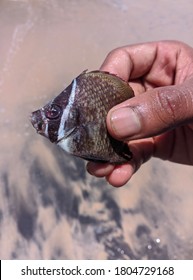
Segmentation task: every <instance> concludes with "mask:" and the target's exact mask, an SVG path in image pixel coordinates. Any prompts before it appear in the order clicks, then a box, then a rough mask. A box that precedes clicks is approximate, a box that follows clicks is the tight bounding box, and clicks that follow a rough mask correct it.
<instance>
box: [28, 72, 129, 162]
mask: <svg viewBox="0 0 193 280" xmlns="http://www.w3.org/2000/svg"><path fill="white" fill-rule="evenodd" d="M133 96H134V93H133V90H132V88H131V87H130V86H129V84H128V83H127V82H125V81H124V80H122V79H120V78H119V77H117V76H116V75H113V74H110V73H108V72H103V71H92V72H87V71H84V72H82V73H81V74H80V75H79V76H78V77H76V78H75V79H74V80H73V81H72V83H71V84H70V85H69V86H68V87H67V88H66V89H64V90H63V91H62V92H61V93H60V94H59V95H58V96H57V97H56V98H54V99H53V100H52V101H50V102H49V103H48V104H47V105H45V106H44V107H43V108H41V109H39V110H37V111H35V112H33V113H32V114H31V122H32V125H33V126H34V128H35V129H36V130H37V132H38V133H39V134H41V135H43V136H45V137H47V138H48V139H49V140H50V141H51V142H53V143H56V144H58V145H59V146H60V147H61V148H62V149H63V150H65V151H66V152H68V153H70V154H72V155H74V156H78V157H81V158H83V159H86V160H89V161H96V162H109V163H114V164H121V163H124V162H126V161H129V160H130V159H131V158H132V154H131V152H130V150H129V148H128V145H127V144H126V143H123V142H121V141H118V140H115V139H114V138H112V137H111V136H110V135H109V133H108V131H107V128H106V116H107V113H108V111H109V110H110V109H111V108H112V107H113V106H115V105H116V104H118V103H121V102H123V101H125V100H127V99H129V98H131V97H133Z"/></svg>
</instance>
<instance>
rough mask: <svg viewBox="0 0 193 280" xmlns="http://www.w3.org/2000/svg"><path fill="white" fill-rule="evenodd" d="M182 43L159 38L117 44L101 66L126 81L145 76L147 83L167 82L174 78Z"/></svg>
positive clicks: (162, 83)
mask: <svg viewBox="0 0 193 280" xmlns="http://www.w3.org/2000/svg"><path fill="white" fill-rule="evenodd" d="M183 46H184V45H183V44H182V43H179V42H175V41H161V42H150V43H143V44H137V45H130V46H125V47H121V48H117V49H115V50H113V51H111V52H110V53H109V54H108V56H107V57H106V59H105V61H104V62H103V64H102V66H101V70H105V71H108V72H110V73H113V74H116V75H118V76H120V77H121V78H123V79H124V80H127V81H128V80H132V79H137V78H140V77H142V76H146V81H147V82H148V83H150V84H151V83H155V84H156V85H159V86H162V85H169V84H171V83H172V82H173V77H174V74H175V68H176V61H177V57H178V53H179V52H180V49H181V48H182V47H183Z"/></svg>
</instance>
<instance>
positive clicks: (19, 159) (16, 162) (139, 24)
mask: <svg viewBox="0 0 193 280" xmlns="http://www.w3.org/2000/svg"><path fill="white" fill-rule="evenodd" d="M192 11H193V2H192V1H191V0H186V1H184V0H183V1H181V0H176V1H174V0H171V1H166V0H163V1H157V2H156V5H155V1H153V0H143V1H140V2H139V1H131V0H130V1H129V0H127V1H126V0H123V1H121V0H120V1H118V0H99V1H88V0H81V1H77V0H73V1H67V0H64V1H62V0H53V1H51V0H47V1H44V0H42V1H30V0H29V1H27V0H26V1H24V0H23V1H1V2H0V128H1V137H0V147H1V148H0V149H1V157H0V179H1V181H0V258H3V259H11V258H16V259H37V258H38V259H50V258H51V259H53V258H54V259H58V258H59V259H174V258H176V259H188V258H190V259H193V237H192V236H193V216H192V212H193V172H192V167H185V166H181V165H176V164H172V163H167V162H162V161H159V160H151V161H150V162H149V163H147V164H145V165H144V166H143V167H142V168H141V170H140V171H139V172H138V173H137V174H136V175H135V176H134V177H133V179H132V180H131V181H130V183H129V184H127V185H126V186H125V187H124V188H121V189H114V188H112V187H111V186H109V185H107V183H106V182H105V181H104V180H103V179H96V178H93V177H91V176H89V175H88V174H87V173H86V171H85V163H84V162H83V161H82V160H79V159H75V158H73V157H70V156H68V155H66V154H65V153H63V152H61V150H60V149H59V148H58V147H56V146H54V145H53V144H51V143H49V142H48V141H47V140H46V139H43V137H40V136H38V135H37V134H36V133H35V131H34V129H33V128H32V126H31V124H30V123H29V119H28V116H29V114H30V112H31V111H33V110H35V109H37V108H39V107H41V106H42V105H44V104H45V102H47V101H49V100H50V99H51V98H52V97H54V96H55V95H57V94H58V93H59V92H60V91H61V90H62V89H63V88H64V87H65V86H66V85H67V84H68V83H69V82H71V80H72V79H73V78H74V77H75V76H76V75H77V74H79V73H80V72H81V71H82V70H84V69H89V70H92V69H98V67H99V66H100V64H101V63H102V61H103V60H104V58H105V56H106V54H107V53H108V52H109V51H110V50H111V49H113V48H115V47H117V46H121V45H125V44H131V43H132V44H133V43H136V42H142V41H150V40H160V39H177V40H183V41H185V42H186V43H189V44H191V45H193V37H192V29H193V17H192Z"/></svg>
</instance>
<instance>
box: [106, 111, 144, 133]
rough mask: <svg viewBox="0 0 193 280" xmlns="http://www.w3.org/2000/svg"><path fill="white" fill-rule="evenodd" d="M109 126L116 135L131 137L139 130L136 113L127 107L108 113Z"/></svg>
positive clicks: (139, 125)
mask: <svg viewBox="0 0 193 280" xmlns="http://www.w3.org/2000/svg"><path fill="white" fill-rule="evenodd" d="M110 121H111V126H112V129H113V131H114V133H115V134H116V135H117V137H120V138H127V137H131V136H133V135H134V134H136V133H139V132H140V130H141V124H140V121H139V118H138V116H137V114H136V113H135V112H134V111H133V110H132V109H131V108H129V107H124V108H120V109H117V110H114V111H112V113H111V115H110Z"/></svg>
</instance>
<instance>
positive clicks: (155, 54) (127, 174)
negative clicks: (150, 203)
mask: <svg viewBox="0 0 193 280" xmlns="http://www.w3.org/2000/svg"><path fill="white" fill-rule="evenodd" d="M101 70H103V71H108V72H110V73H113V74H116V75H118V76H119V77H121V78H122V79H124V80H126V81H129V84H130V85H131V87H132V88H133V90H134V92H135V97H133V98H131V99H128V100H126V101H124V102H123V103H121V104H118V105H116V106H115V107H113V108H112V109H111V110H110V111H109V113H108V116H107V128H108V131H109V133H110V134H111V135H112V136H113V137H114V138H116V139H117V140H122V141H125V142H127V141H129V142H128V143H129V148H130V150H131V151H132V153H133V159H132V160H131V161H129V162H128V163H124V164H122V165H113V164H109V163H105V164H102V163H94V162H89V163H88V165H87V169H88V171H89V173H91V174H92V175H95V176H97V177H106V180H107V181H108V182H109V183H110V184H111V185H113V186H116V187H120V186H122V185H124V184H125V183H126V182H127V181H128V180H129V179H130V178H131V177H132V175H133V174H134V173H135V172H136V171H137V170H138V168H139V167H140V166H141V164H143V163H144V162H146V161H147V160H149V159H150V158H151V157H158V158H161V159H164V160H169V161H172V162H176V163H181V164H188V165H193V148H192V147H193V146H192V143H193V49H192V48H191V47H190V46H188V45H186V44H184V43H181V42H176V41H160V42H152V43H144V44H138V45H131V46H126V47H122V48H118V49H115V50H113V51H112V52H110V54H109V55H108V56H107V58H106V59H105V61H104V63H103V65H102V67H101Z"/></svg>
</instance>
